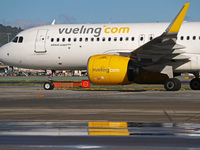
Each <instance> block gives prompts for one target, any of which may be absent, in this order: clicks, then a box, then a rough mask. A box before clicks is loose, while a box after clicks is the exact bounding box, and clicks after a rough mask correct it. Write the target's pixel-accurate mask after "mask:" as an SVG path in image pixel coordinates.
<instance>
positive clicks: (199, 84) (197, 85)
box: [190, 72, 200, 90]
mask: <svg viewBox="0 0 200 150" xmlns="http://www.w3.org/2000/svg"><path fill="white" fill-rule="evenodd" d="M193 74H194V76H195V78H194V79H192V80H191V81H190V87H191V89H193V90H200V78H199V72H194V73H193Z"/></svg>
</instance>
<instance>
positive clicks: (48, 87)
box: [44, 70, 55, 90]
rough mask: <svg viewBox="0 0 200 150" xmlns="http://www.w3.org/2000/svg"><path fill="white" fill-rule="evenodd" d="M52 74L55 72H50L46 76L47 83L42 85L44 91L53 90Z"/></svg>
mask: <svg viewBox="0 0 200 150" xmlns="http://www.w3.org/2000/svg"><path fill="white" fill-rule="evenodd" d="M54 73H55V70H52V73H50V74H49V76H48V80H49V81H48V82H45V83H44V89H45V90H53V89H54V84H53V74H54Z"/></svg>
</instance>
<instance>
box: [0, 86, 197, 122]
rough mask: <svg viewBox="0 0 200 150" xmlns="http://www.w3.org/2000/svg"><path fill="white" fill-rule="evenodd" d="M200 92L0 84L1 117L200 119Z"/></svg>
mask: <svg viewBox="0 0 200 150" xmlns="http://www.w3.org/2000/svg"><path fill="white" fill-rule="evenodd" d="M199 108H200V92H199V91H192V90H181V91H177V92H167V91H151V90H148V91H145V90H144V91H138V90H121V91H120V90H110V91H107V90H92V91H91V90H90V91H87V90H52V91H46V90H43V89H42V90H39V88H38V87H25V86H24V87H23V86H19V87H18V86H16V87H13V86H9V87H0V114H1V115H0V121H41V120H42V121H43V120H46V121H49V120H50V121H65V120H67V121H69V120H80V121H93V120H100V121H137V122H173V121H174V122H177V123H179V122H183V123H200V109H199Z"/></svg>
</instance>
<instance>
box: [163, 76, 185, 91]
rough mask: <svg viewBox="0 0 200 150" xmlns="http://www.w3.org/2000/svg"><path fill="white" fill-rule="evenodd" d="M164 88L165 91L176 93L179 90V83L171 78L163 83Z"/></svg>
mask: <svg viewBox="0 0 200 150" xmlns="http://www.w3.org/2000/svg"><path fill="white" fill-rule="evenodd" d="M164 87H165V89H166V91H178V90H180V88H181V82H180V80H178V79H176V78H171V79H168V80H166V81H165V83H164Z"/></svg>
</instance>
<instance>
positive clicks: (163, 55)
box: [130, 3, 190, 66]
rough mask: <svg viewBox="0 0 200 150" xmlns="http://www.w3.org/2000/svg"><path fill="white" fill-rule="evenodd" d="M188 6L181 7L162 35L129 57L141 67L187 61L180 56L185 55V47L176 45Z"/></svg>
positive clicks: (184, 57) (185, 57)
mask: <svg viewBox="0 0 200 150" xmlns="http://www.w3.org/2000/svg"><path fill="white" fill-rule="evenodd" d="M189 5H190V3H186V4H185V5H184V6H183V7H182V9H181V10H180V11H179V13H178V14H177V16H176V17H175V18H174V20H173V21H172V22H171V23H170V25H169V26H168V27H167V29H166V30H165V32H163V34H161V35H160V36H158V37H156V38H154V39H153V40H151V41H149V42H147V43H146V44H144V45H142V46H140V47H139V48H137V49H135V50H133V51H132V52H131V56H130V57H132V58H135V59H136V60H137V62H138V63H140V64H141V65H143V66H149V65H152V64H155V63H160V61H162V60H165V61H166V60H169V62H171V60H187V59H189V57H188V56H185V55H182V54H183V53H185V51H184V50H183V49H184V48H185V47H184V46H182V45H179V44H177V43H176V41H177V34H178V32H179V29H180V27H181V24H182V22H183V20H184V18H185V15H186V13H187V10H188V8H189Z"/></svg>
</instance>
